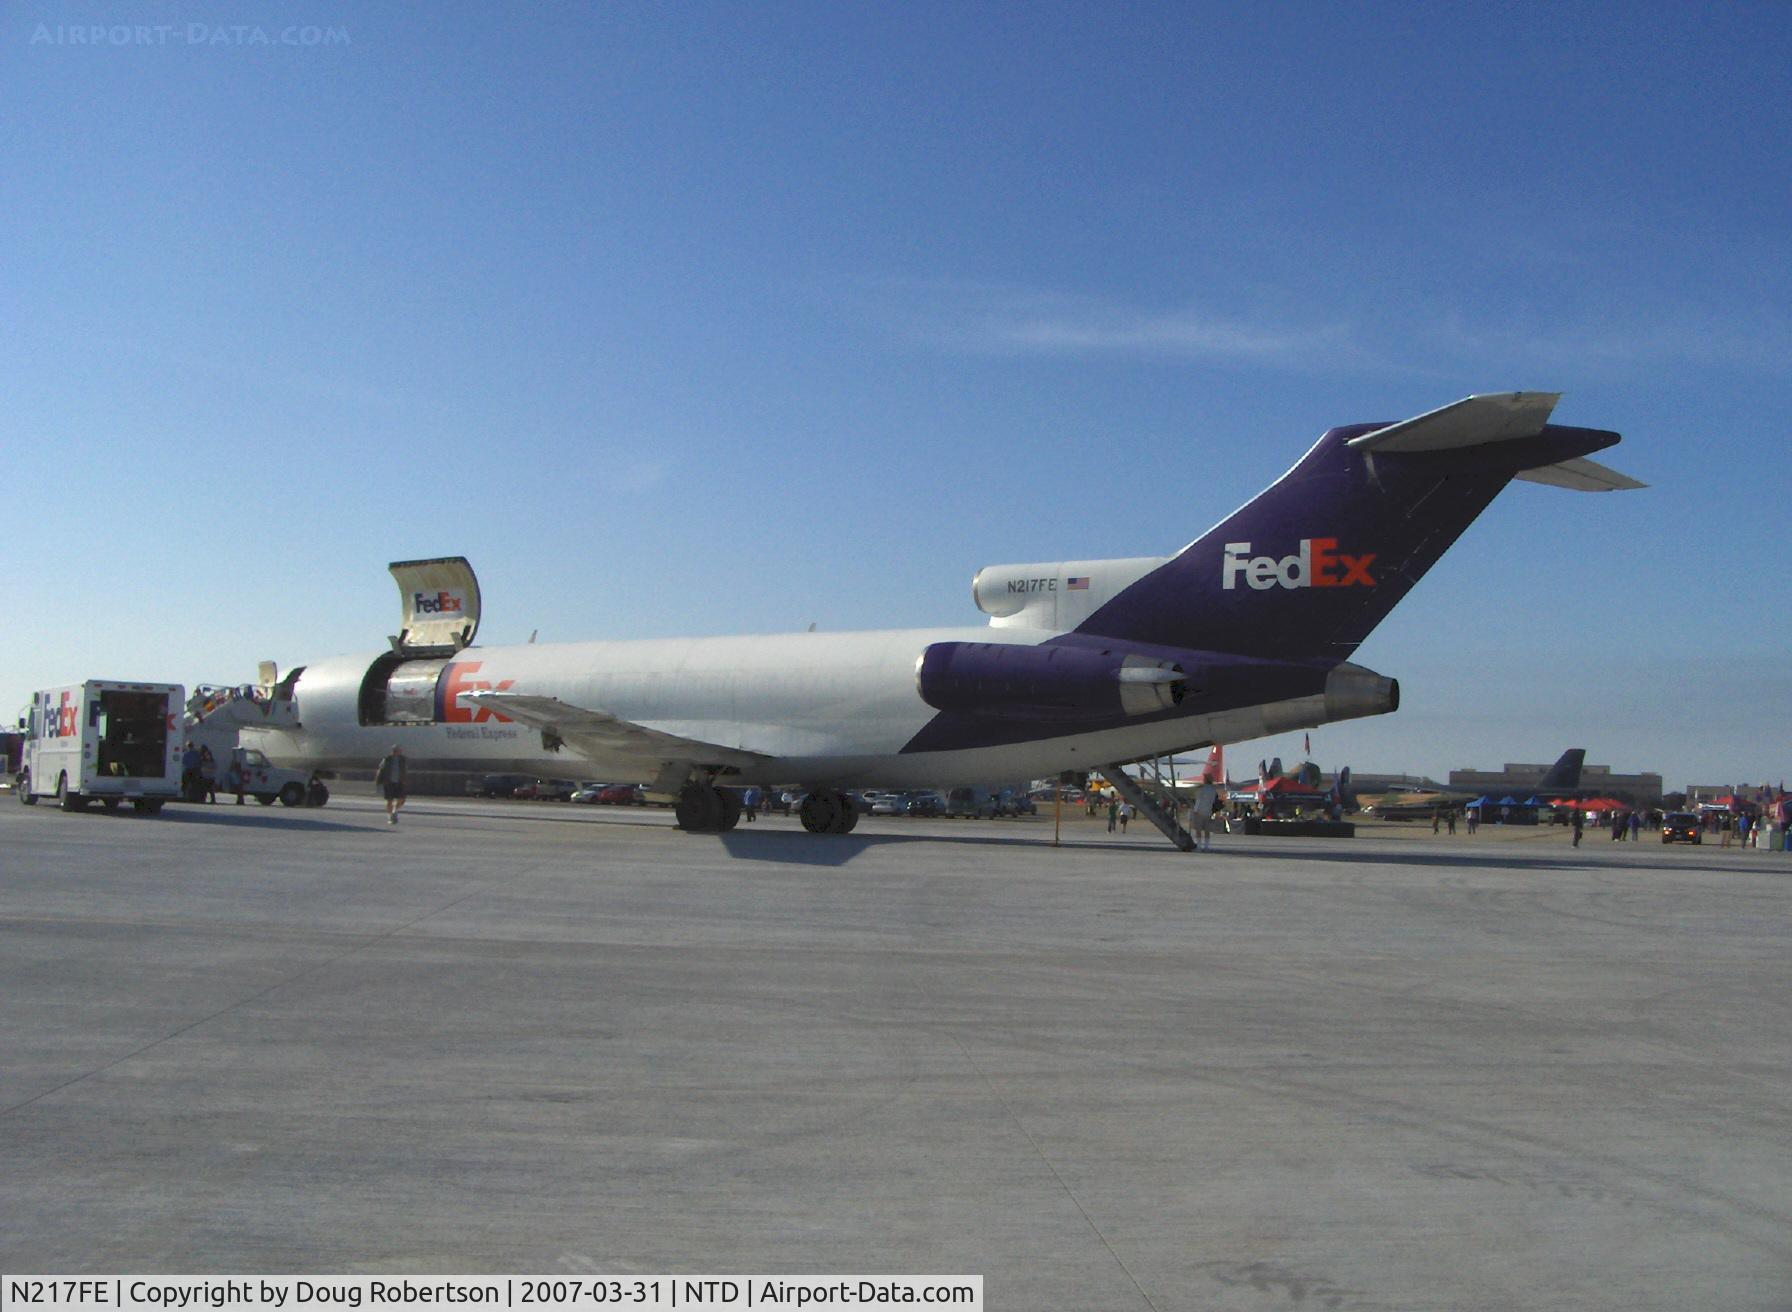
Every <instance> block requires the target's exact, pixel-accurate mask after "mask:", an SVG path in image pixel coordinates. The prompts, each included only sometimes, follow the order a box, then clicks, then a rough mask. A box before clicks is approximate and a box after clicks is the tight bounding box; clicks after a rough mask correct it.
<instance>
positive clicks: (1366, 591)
mask: <svg viewBox="0 0 1792 1312" xmlns="http://www.w3.org/2000/svg"><path fill="white" fill-rule="evenodd" d="M1555 400H1556V398H1555V396H1554V395H1552V394H1549V393H1535V392H1519V393H1504V394H1499V395H1492V396H1476V397H1469V398H1468V399H1466V400H1464V401H1459V402H1457V403H1455V404H1454V405H1451V406H1445V407H1444V408H1443V409H1441V410H1434V411H1431V412H1430V413H1429V414H1425V415H1420V416H1418V417H1417V418H1415V419H1409V420H1406V421H1404V422H1402V423H1398V424H1357V425H1353V426H1350V427H1346V428H1334V429H1332V430H1330V431H1329V432H1327V433H1326V434H1325V436H1323V437H1321V438H1320V439H1319V441H1318V442H1317V443H1316V444H1315V445H1314V446H1313V448H1312V450H1310V451H1308V452H1307V454H1306V455H1305V456H1304V457H1302V459H1301V461H1300V463H1299V464H1297V465H1295V467H1294V468H1293V469H1291V470H1289V471H1288V473H1286V474H1284V475H1283V476H1282V477H1281V478H1280V479H1279V480H1277V481H1276V483H1275V484H1274V485H1272V486H1271V487H1270V488H1269V489H1268V490H1267V491H1265V492H1264V493H1263V494H1262V495H1260V496H1258V497H1257V498H1256V499H1255V500H1253V501H1251V502H1250V503H1249V504H1247V505H1245V506H1244V507H1243V508H1242V509H1240V510H1239V511H1237V512H1236V513H1235V514H1233V515H1232V516H1231V517H1230V518H1229V519H1226V520H1225V521H1223V522H1222V523H1220V524H1219V525H1218V526H1217V527H1215V528H1213V529H1211V530H1210V531H1208V532H1207V533H1206V534H1204V535H1203V536H1202V537H1200V538H1199V539H1198V540H1196V541H1195V542H1194V543H1192V544H1190V545H1189V546H1188V547H1187V548H1185V549H1184V550H1183V551H1181V552H1180V553H1178V554H1177V555H1176V556H1174V557H1172V558H1171V559H1170V560H1168V561H1166V562H1165V563H1164V564H1163V565H1160V566H1159V567H1158V568H1156V569H1155V570H1153V571H1151V573H1149V574H1147V575H1146V576H1145V577H1144V578H1142V579H1140V580H1139V581H1138V582H1136V583H1134V584H1132V585H1131V586H1130V587H1128V588H1125V589H1124V590H1122V591H1121V592H1119V593H1118V594H1116V595H1115V596H1114V597H1113V598H1112V599H1110V600H1109V601H1108V602H1107V603H1106V604H1105V605H1103V606H1101V607H1100V608H1099V609H1098V610H1096V612H1095V613H1094V614H1093V615H1091V616H1090V617H1089V618H1088V619H1087V620H1086V621H1084V622H1083V623H1082V624H1081V625H1079V626H1078V628H1077V630H1076V631H1077V632H1078V633H1082V634H1086V635H1091V636H1100V637H1105V638H1113V639H1118V640H1122V641H1132V642H1140V643H1155V644H1161V645H1163V646H1170V647H1182V648H1193V649H1197V650H1206V651H1222V652H1234V653H1238V654H1240V655H1247V656H1260V657H1272V658H1278V659H1282V660H1290V659H1318V660H1325V661H1334V660H1336V661H1341V660H1344V659H1345V658H1347V657H1348V656H1349V655H1350V653H1351V652H1352V651H1354V650H1355V649H1356V647H1357V645H1358V644H1359V643H1361V642H1362V641H1363V639H1364V638H1365V637H1367V636H1368V634H1369V632H1370V630H1372V629H1373V628H1374V627H1375V626H1376V625H1377V624H1379V623H1380V622H1381V620H1382V619H1383V617H1384V616H1386V615H1387V613H1388V612H1389V611H1390V610H1392V609H1393V608H1394V606H1395V604H1396V603H1397V602H1398V601H1399V600H1400V599H1401V598H1402V597H1404V596H1405V595H1406V593H1407V592H1408V590H1410V589H1411V588H1412V586H1413V585H1414V584H1415V583H1417V582H1418V581H1419V579H1420V578H1421V577H1423V576H1424V574H1425V571H1426V570H1428V569H1430V568H1431V566H1432V565H1433V564H1434V563H1436V561H1437V559H1438V557H1440V556H1441V555H1443V553H1444V551H1445V550H1446V549H1447V548H1448V547H1449V546H1450V544H1451V543H1453V542H1455V541H1456V539H1457V538H1458V537H1459V536H1460V535H1461V533H1462V531H1463V530H1464V529H1466V528H1467V527H1468V526H1469V524H1470V523H1472V522H1473V521H1474V519H1475V517H1476V516H1477V515H1479V514H1480V513H1481V511H1482V510H1484V509H1485V508H1486V507H1487V505H1488V503H1489V502H1491V501H1492V500H1493V498H1494V497H1495V496H1497V495H1498V494H1499V492H1500V490H1501V489H1502V488H1504V487H1505V486H1506V484H1507V483H1508V482H1509V481H1511V479H1512V478H1514V477H1515V476H1517V475H1519V474H1520V473H1523V472H1524V471H1527V470H1539V469H1552V468H1555V467H1558V466H1562V465H1563V464H1564V463H1565V462H1572V461H1576V460H1578V459H1579V458H1580V457H1583V456H1585V455H1587V454H1588V453H1590V452H1593V451H1598V450H1601V449H1603V448H1605V447H1608V446H1611V445H1613V444H1614V443H1616V442H1617V441H1618V440H1619V438H1618V434H1616V433H1609V432H1603V431H1600V430H1597V429H1588V428H1565V427H1562V426H1560V425H1554V424H1549V423H1548V422H1547V419H1548V417H1549V412H1550V409H1551V408H1552V407H1553V406H1554V404H1555ZM1617 477H1619V478H1622V476H1621V475H1618V476H1617ZM1626 482H1628V481H1627V480H1626Z"/></svg>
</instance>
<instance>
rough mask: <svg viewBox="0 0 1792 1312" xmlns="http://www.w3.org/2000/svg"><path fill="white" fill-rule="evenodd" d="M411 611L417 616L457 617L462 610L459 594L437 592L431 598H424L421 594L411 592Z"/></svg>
mask: <svg viewBox="0 0 1792 1312" xmlns="http://www.w3.org/2000/svg"><path fill="white" fill-rule="evenodd" d="M411 609H412V610H413V611H415V612H416V613H417V614H419V615H458V614H459V613H460V612H461V610H462V609H463V608H462V606H461V599H460V594H459V593H455V592H438V593H436V595H435V596H433V597H426V596H424V595H423V594H422V593H421V592H413V593H412V594H411Z"/></svg>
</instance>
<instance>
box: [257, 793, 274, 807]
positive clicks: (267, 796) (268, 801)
mask: <svg viewBox="0 0 1792 1312" xmlns="http://www.w3.org/2000/svg"><path fill="white" fill-rule="evenodd" d="M275 796H276V794H274V793H257V794H255V800H256V801H258V802H260V803H261V804H262V805H263V806H272V805H273V804H274V798H275Z"/></svg>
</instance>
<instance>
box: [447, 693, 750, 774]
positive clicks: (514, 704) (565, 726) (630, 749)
mask: <svg viewBox="0 0 1792 1312" xmlns="http://www.w3.org/2000/svg"><path fill="white" fill-rule="evenodd" d="M460 700H461V703H462V705H466V704H468V703H471V704H472V705H474V706H478V707H481V708H483V709H486V710H489V711H491V712H493V713H494V714H497V715H502V716H503V717H504V718H505V719H507V720H515V721H516V722H517V723H518V724H526V725H528V726H529V727H530V728H532V729H539V730H541V733H542V737H543V738H544V739H549V740H553V739H557V740H558V741H560V742H562V743H565V744H566V745H567V746H568V747H570V748H572V749H573V750H574V751H575V752H579V753H581V754H582V755H585V756H618V755H622V756H635V757H639V758H640V759H641V760H642V761H673V760H676V761H690V762H692V763H693V764H699V765H733V766H743V765H758V764H759V763H761V762H763V761H768V760H770V759H771V758H770V757H769V756H766V755H765V754H764V753H762V752H749V751H747V750H745V749H744V748H740V747H724V746H722V744H720V743H706V742H703V741H702V740H701V739H697V738H683V737H680V736H679V735H678V734H673V733H665V732H663V731H661V730H659V729H649V728H648V727H647V726H646V725H644V724H636V723H634V722H633V721H632V720H623V719H618V718H617V717H616V716H614V715H611V714H609V713H608V712H607V711H594V710H588V709H586V708H585V707H583V706H574V705H572V704H571V703H570V702H563V701H561V700H560V699H559V698H558V697H536V696H531V695H530V694H527V693H514V692H463V693H461V694H460Z"/></svg>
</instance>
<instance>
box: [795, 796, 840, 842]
mask: <svg viewBox="0 0 1792 1312" xmlns="http://www.w3.org/2000/svg"><path fill="white" fill-rule="evenodd" d="M838 797H839V794H837V793H829V792H820V793H810V794H809V795H808V796H807V797H805V798H804V799H803V804H802V805H801V806H800V807H798V808H797V814H798V815H799V816H800V817H801V819H802V822H803V828H804V829H807V830H808V831H809V832H810V833H812V834H831V833H837V832H839V831H838V830H836V829H835V828H834V826H835V825H836V824H837V823H838V822H839V819H840V806H839V802H838V800H837V798H838Z"/></svg>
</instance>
